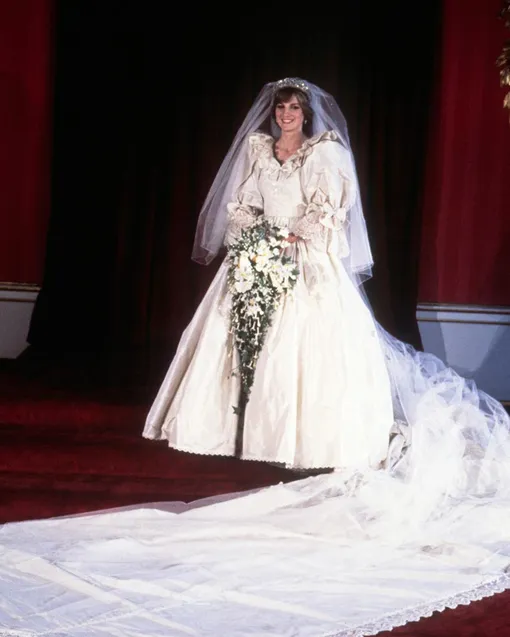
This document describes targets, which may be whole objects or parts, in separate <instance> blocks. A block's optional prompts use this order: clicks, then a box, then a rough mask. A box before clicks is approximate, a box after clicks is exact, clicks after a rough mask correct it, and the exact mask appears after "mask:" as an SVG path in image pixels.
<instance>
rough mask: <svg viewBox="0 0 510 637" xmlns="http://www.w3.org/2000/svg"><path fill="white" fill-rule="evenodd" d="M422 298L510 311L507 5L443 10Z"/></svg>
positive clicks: (453, 0)
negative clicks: (503, 15) (504, 59)
mask: <svg viewBox="0 0 510 637" xmlns="http://www.w3.org/2000/svg"><path fill="white" fill-rule="evenodd" d="M443 6H444V9H443V10H444V16H443V43H442V46H443V54H442V62H441V86H440V91H439V93H438V98H437V105H436V112H435V124H434V129H433V130H434V134H433V137H432V139H431V146H430V154H429V170H428V188H427V195H426V201H425V208H424V215H423V238H422V250H421V268H420V272H421V273H420V295H419V296H420V300H421V301H428V302H440V303H460V304H480V305H510V125H509V121H508V111H505V110H504V109H503V96H504V91H503V89H502V88H500V86H499V76H498V69H497V68H496V65H495V61H496V58H497V57H498V55H499V54H500V52H501V49H502V46H503V42H504V40H505V38H506V37H507V32H506V31H505V29H504V25H503V23H502V21H501V20H499V19H498V15H499V11H500V9H501V0H483V2H481V1H480V0H447V1H446V2H444V3H443Z"/></svg>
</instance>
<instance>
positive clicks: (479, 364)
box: [416, 303, 510, 406]
mask: <svg viewBox="0 0 510 637" xmlns="http://www.w3.org/2000/svg"><path fill="white" fill-rule="evenodd" d="M416 318H417V320H418V326H419V329H420V334H421V337H422V341H423V347H424V349H425V350H426V351H429V352H432V353H433V354H436V356H438V357H439V358H440V359H441V360H443V361H445V362H446V363H447V364H448V365H449V366H451V367H452V368H453V369H455V370H456V371H457V372H458V373H459V374H461V375H462V376H464V377H466V378H471V379H473V380H474V381H475V382H476V384H477V386H478V387H479V388H480V389H482V390H484V391H485V392H487V393H488V394H490V395H491V396H494V398H497V399H498V400H500V401H501V402H503V403H504V404H505V405H508V406H510V307H508V306H483V305H457V304H446V303H419V304H418V307H417V311H416Z"/></svg>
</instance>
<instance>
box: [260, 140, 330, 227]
mask: <svg viewBox="0 0 510 637" xmlns="http://www.w3.org/2000/svg"><path fill="white" fill-rule="evenodd" d="M334 139H335V136H334V133H331V132H327V133H322V134H320V135H316V136H314V137H311V138H309V139H307V140H306V141H305V142H304V143H303V144H302V146H301V147H300V148H299V149H298V150H297V151H296V152H295V153H294V154H293V155H292V156H291V157H289V158H288V159H287V160H286V161H284V162H283V163H280V162H279V161H278V160H277V159H276V157H275V155H274V149H273V147H274V140H273V138H272V137H270V136H269V135H262V134H256V135H253V136H252V138H251V139H250V145H251V153H252V156H253V157H254V160H255V162H254V164H255V165H254V178H255V179H254V185H256V187H257V189H258V191H259V193H260V195H261V197H262V211H263V214H264V215H265V216H268V217H302V216H303V215H304V214H305V212H306V208H307V193H306V185H307V181H308V180H309V178H310V171H309V170H307V168H309V166H307V165H306V164H307V159H308V158H309V157H311V156H312V155H313V153H314V150H315V147H316V146H317V144H319V143H320V142H322V141H326V140H334Z"/></svg>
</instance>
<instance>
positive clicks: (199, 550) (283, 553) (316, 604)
mask: <svg viewBox="0 0 510 637" xmlns="http://www.w3.org/2000/svg"><path fill="white" fill-rule="evenodd" d="M273 115H274V116H273ZM305 120H306V121H305ZM264 127H267V128H266V130H264ZM276 127H278V128H276ZM279 131H281V133H279ZM273 140H275V141H273ZM227 212H228V215H227ZM261 216H264V217H267V218H269V219H270V220H271V223H274V224H277V225H279V226H281V227H283V228H284V229H286V230H288V232H289V237H290V241H288V247H287V248H286V250H287V251H288V253H289V254H291V255H292V257H293V258H294V259H295V262H296V264H297V266H298V269H299V275H298V279H297V282H296V285H295V287H294V289H293V295H292V296H288V297H285V298H284V299H283V300H282V303H281V304H280V306H279V307H278V308H277V310H276V312H275V314H274V317H273V322H272V325H271V327H270V329H269V331H268V333H267V338H266V341H265V343H264V346H263V349H262V351H261V353H260V357H259V359H258V362H257V366H256V370H255V378H254V384H253V388H252V393H251V395H250V399H249V402H248V404H247V407H246V412H245V422H244V425H245V427H244V436H243V440H242V442H243V445H242V457H243V458H252V459H262V460H268V461H276V462H282V463H284V464H285V465H287V466H291V467H334V468H335V471H333V472H326V473H321V474H319V475H316V476H314V477H308V478H305V479H300V480H295V481H293V482H290V483H287V484H283V483H280V484H277V485H274V486H271V487H268V488H262V489H257V490H253V491H249V492H244V493H236V494H228V495H222V496H217V497H213V498H209V499H206V500H201V501H196V502H192V503H188V504H185V503H182V502H173V503H154V504H151V505H144V506H139V507H131V508H129V507H128V508H125V509H120V510H114V511H103V512H97V513H93V514H90V515H85V516H76V517H71V518H61V519H51V520H41V521H33V522H22V523H18V524H7V525H4V526H3V527H0V551H1V561H0V598H1V599H2V603H1V604H0V637H32V636H34V635H45V636H46V637H63V636H64V635H65V636H66V637H104V636H105V635H109V636H119V637H121V636H122V637H125V636H126V635H129V636H130V637H248V636H251V637H261V636H262V635H264V637H282V636H283V635H286V636H289V637H290V636H291V635H292V637H358V636H361V635H373V634H376V633H377V632H378V631H381V630H388V629H391V628H393V627H395V626H399V625H402V624H405V623H406V622H408V621H412V620H416V619H419V618H420V617H423V616H427V615H430V614H431V613H432V612H433V611H435V610H442V609H444V608H445V607H455V606H457V605H458V604H468V603H470V602H471V601H473V600H477V599H481V598H483V597H486V596H489V595H493V594H494V593H496V592H499V591H502V590H505V589H507V588H510V575H509V573H510V419H509V417H508V415H507V414H506V412H505V411H504V409H503V408H502V406H501V405H500V404H499V403H498V402H497V401H495V400H494V399H492V398H491V397H489V396H487V395H486V394H484V393H483V392H481V391H479V390H478V389H477V388H476V386H475V385H474V384H473V383H472V382H469V381H466V380H465V379H463V378H461V377H460V376H459V375H458V374H456V373H455V372H454V371H453V370H451V369H449V368H447V367H446V366H445V365H444V364H443V363H442V362H441V361H439V360H438V359H437V358H436V357H434V356H432V355H430V354H427V353H423V352H416V351H415V350H414V349H413V348H411V347H410V346H408V345H406V344H404V343H401V342H400V341H398V340H396V339H394V338H393V337H391V336H390V335H389V334H387V333H386V332H385V331H384V330H383V329H382V328H381V326H380V325H379V324H378V323H377V321H376V320H375V319H374V317H373V316H372V312H371V310H370V307H369V304H368V302H367V300H366V298H365V297H364V294H363V291H362V286H361V283H362V282H363V280H365V279H367V278H368V277H369V276H370V275H371V267H372V256H371V253H370V247H369V244H368V239H367V233H366V228H365V223H364V218H363V212H362V206H361V198H360V196H359V188H358V183H357V178H356V170H355V165H354V159H353V157H352V152H351V149H350V144H349V139H348V135H347V129H346V126H345V121H344V119H343V117H342V114H341V112H340V109H339V108H338V106H337V104H336V102H335V100H334V99H333V98H332V97H331V96H330V95H328V94H327V93H326V92H324V91H322V90H321V89H320V88H318V87H317V86H315V85H313V84H311V83H309V82H305V81H304V80H301V79H298V78H290V79H288V78H287V79H285V80H281V81H279V82H276V83H273V82H271V83H269V84H267V85H266V86H265V87H264V88H263V89H262V91H261V93H260V94H259V96H258V97H257V99H256V101H255V103H254V105H253V107H252V109H251V110H250V112H249V113H248V115H247V117H246V119H245V121H244V123H243V125H242V126H241V129H240V131H239V133H238V135H237V136H236V138H235V140H234V143H233V145H232V147H231V149H230V151H229V153H228V155H227V157H226V158H225V161H224V163H223V164H222V166H221V168H220V171H219V173H218V176H217V178H216V180H215V181H214V183H213V185H212V188H211V191H210V193H209V195H208V197H207V199H206V202H205V204H204V207H203V210H202V212H201V215H200V218H199V223H198V229H197V235H196V241H195V247H194V258H195V259H196V260H198V261H200V262H202V263H209V262H210V261H211V259H212V258H214V257H215V256H216V255H217V254H218V253H219V251H220V249H221V248H222V246H223V244H224V243H227V244H228V245H229V246H230V249H232V246H233V245H235V242H236V240H237V237H239V236H240V235H241V234H242V233H243V231H244V230H245V231H248V229H249V228H250V227H252V225H253V224H254V223H255V220H256V219H257V218H260V217H261ZM227 264H228V262H224V263H222V265H220V268H219V270H218V273H217V275H216V278H215V279H214V281H213V283H212V285H211V287H210V288H209V290H208V292H207V294H206V296H205V298H204V300H203V301H202V303H201V305H200V307H199V309H198V310H197V312H196V314H195V316H194V318H193V320H192V321H191V323H190V325H189V327H188V328H187V330H186V332H185V333H184V334H183V337H182V340H181V343H180V345H179V348H178V351H177V354H176V357H175V359H174V361H173V362H172V364H171V367H170V370H169V372H168V374H167V377H166V379H165V381H164V383H163V385H162V387H161V389H160V392H159V394H158V396H157V398H156V400H155V402H154V405H153V407H152V409H151V412H150V414H149V417H148V419H147V423H146V427H145V430H144V435H145V436H147V437H149V438H155V439H166V440H167V441H168V443H169V444H170V445H171V446H173V447H176V448H178V449H184V450H187V451H192V452H198V453H216V454H228V455H231V454H232V453H233V452H234V451H235V449H234V438H235V431H236V428H237V418H236V417H235V416H236V415H235V414H234V412H233V408H232V407H233V406H234V405H236V403H237V400H238V390H239V386H238V384H237V383H238V380H237V378H236V376H232V371H233V370H235V366H236V364H237V363H236V361H235V360H232V358H230V353H232V356H235V352H232V347H231V341H230V337H231V334H230V331H229V303H230V301H231V298H230V294H229V288H228V281H227V274H226V270H227V267H228V265H227Z"/></svg>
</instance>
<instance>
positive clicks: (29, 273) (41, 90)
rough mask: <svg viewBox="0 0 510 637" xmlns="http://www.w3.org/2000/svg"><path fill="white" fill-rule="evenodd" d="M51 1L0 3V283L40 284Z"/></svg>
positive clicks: (47, 152) (47, 161)
mask: <svg viewBox="0 0 510 637" xmlns="http://www.w3.org/2000/svg"><path fill="white" fill-rule="evenodd" d="M52 5H53V0H7V1H5V2H1V3H0V122H1V127H2V140H1V143H0V183H1V187H0V223H1V227H2V231H1V232H0V281H11V282H17V283H41V282H42V273H43V265H44V252H45V245H46V233H47V225H48V219H49V198H50V183H49V182H50V140H51V130H50V112H51V111H50V109H51V79H50V78H51V41H52V28H51V26H52Z"/></svg>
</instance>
